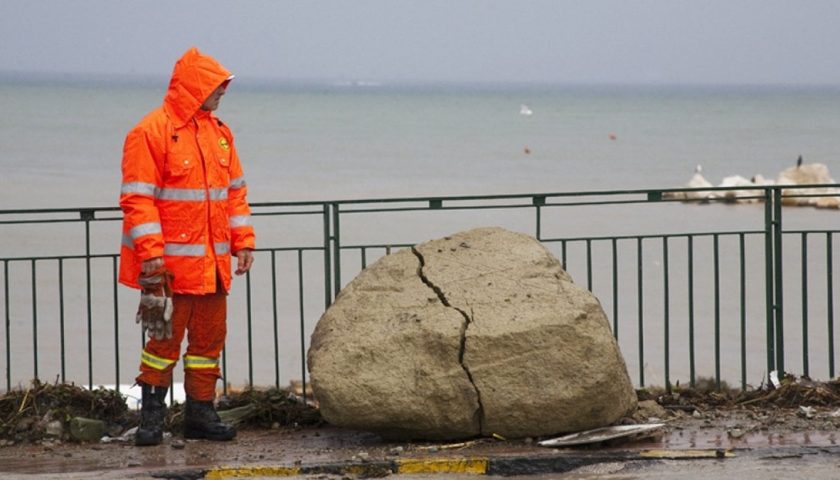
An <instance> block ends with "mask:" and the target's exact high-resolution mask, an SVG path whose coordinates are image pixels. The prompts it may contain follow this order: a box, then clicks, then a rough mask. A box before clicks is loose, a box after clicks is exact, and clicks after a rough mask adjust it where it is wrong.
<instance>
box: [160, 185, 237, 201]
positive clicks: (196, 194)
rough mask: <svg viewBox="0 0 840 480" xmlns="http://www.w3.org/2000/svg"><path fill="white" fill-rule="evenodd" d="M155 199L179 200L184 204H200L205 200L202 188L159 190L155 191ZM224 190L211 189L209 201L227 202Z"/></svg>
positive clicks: (205, 196)
mask: <svg viewBox="0 0 840 480" xmlns="http://www.w3.org/2000/svg"><path fill="white" fill-rule="evenodd" d="M155 198H157V199H160V200H181V201H185V202H202V201H204V200H206V199H207V193H206V192H205V190H204V189H203V188H160V189H157V190H156V191H155ZM227 198H228V191H227V189H226V188H211V189H210V200H227Z"/></svg>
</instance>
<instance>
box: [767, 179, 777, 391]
mask: <svg viewBox="0 0 840 480" xmlns="http://www.w3.org/2000/svg"><path fill="white" fill-rule="evenodd" d="M774 198H775V196H774V194H773V189H772V188H767V189H765V190H764V285H765V290H764V296H765V300H764V306H765V310H764V320H765V331H766V334H767V372H766V374H767V375H768V378H769V375H770V372H772V371H773V370H776V347H775V345H776V336H775V332H774V328H773V323H774V322H773V319H774V317H773V310H774V302H773V301H774V295H773V292H774V291H775V287H774V278H775V277H774V276H773V272H774V268H773V201H774Z"/></svg>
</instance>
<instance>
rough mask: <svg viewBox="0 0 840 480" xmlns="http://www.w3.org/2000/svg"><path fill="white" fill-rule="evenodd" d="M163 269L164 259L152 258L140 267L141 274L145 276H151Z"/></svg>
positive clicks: (144, 261)
mask: <svg viewBox="0 0 840 480" xmlns="http://www.w3.org/2000/svg"><path fill="white" fill-rule="evenodd" d="M162 268H163V257H155V258H150V259H148V260H143V263H142V264H141V265H140V273H142V274H143V275H150V274H152V273H154V272H157V271H158V270H160V269H162Z"/></svg>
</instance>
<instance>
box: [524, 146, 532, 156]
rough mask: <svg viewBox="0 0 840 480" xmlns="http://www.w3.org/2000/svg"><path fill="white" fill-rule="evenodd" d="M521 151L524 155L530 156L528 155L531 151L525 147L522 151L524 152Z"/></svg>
mask: <svg viewBox="0 0 840 480" xmlns="http://www.w3.org/2000/svg"><path fill="white" fill-rule="evenodd" d="M522 151H523V152H525V155H530V154H531V149H530V148H528V147H527V146H526V147H525V149H524V150H522Z"/></svg>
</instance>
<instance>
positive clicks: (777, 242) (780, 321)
mask: <svg viewBox="0 0 840 480" xmlns="http://www.w3.org/2000/svg"><path fill="white" fill-rule="evenodd" d="M773 197H774V198H773V264H774V268H773V274H774V275H775V279H774V285H775V290H776V291H775V295H774V296H775V301H774V308H773V311H774V314H775V319H776V370H777V371H778V373H779V378H780V379H781V378H782V377H783V376H784V373H785V333H784V332H785V330H784V311H783V309H782V307H783V305H784V303H783V297H784V293H783V283H782V278H783V277H782V189H781V188H776V189H775V190H774V191H773Z"/></svg>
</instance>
